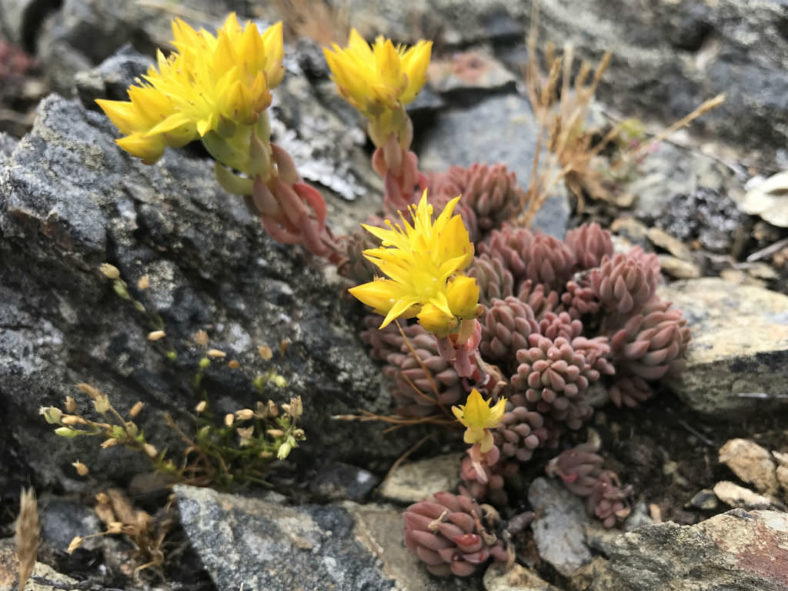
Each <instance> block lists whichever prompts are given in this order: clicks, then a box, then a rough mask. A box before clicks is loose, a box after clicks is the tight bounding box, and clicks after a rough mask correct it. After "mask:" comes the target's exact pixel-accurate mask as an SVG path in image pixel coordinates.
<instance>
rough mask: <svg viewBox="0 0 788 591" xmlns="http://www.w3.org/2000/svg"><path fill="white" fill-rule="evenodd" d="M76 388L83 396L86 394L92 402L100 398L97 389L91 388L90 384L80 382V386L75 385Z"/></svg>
mask: <svg viewBox="0 0 788 591" xmlns="http://www.w3.org/2000/svg"><path fill="white" fill-rule="evenodd" d="M77 388H79V389H80V390H81V391H82V392H83V393H84V394H87V395H88V396H89V397H90V398H91V399H92V400H95V399H96V398H98V397H99V396H101V392H100V391H99V389H98V388H96V387H95V386H91V385H90V384H86V383H84V382H82V383H81V384H77Z"/></svg>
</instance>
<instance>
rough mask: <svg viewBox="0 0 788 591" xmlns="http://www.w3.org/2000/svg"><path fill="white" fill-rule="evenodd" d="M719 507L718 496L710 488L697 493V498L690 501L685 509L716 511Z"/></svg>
mask: <svg viewBox="0 0 788 591" xmlns="http://www.w3.org/2000/svg"><path fill="white" fill-rule="evenodd" d="M719 506H720V503H719V501H718V499H717V495H715V494H714V491H713V490H711V489H710V488H704V489H703V490H699V491H698V492H697V493H695V496H694V497H692V499H690V501H689V503H687V504H686V505H685V507H694V508H695V509H701V510H703V511H714V510H715V509H716V508H717V507H719Z"/></svg>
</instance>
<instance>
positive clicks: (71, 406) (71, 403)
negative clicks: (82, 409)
mask: <svg viewBox="0 0 788 591" xmlns="http://www.w3.org/2000/svg"><path fill="white" fill-rule="evenodd" d="M66 412H70V413H75V412H77V401H76V400H74V399H73V398H72V397H71V396H66Z"/></svg>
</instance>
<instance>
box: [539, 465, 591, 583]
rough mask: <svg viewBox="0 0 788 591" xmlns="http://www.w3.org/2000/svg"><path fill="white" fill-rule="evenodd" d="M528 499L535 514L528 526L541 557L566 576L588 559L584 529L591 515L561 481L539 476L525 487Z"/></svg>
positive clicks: (570, 574)
mask: <svg viewBox="0 0 788 591" xmlns="http://www.w3.org/2000/svg"><path fill="white" fill-rule="evenodd" d="M528 501H529V502H530V503H531V506H532V507H533V511H534V513H535V514H536V519H535V520H534V522H533V524H532V525H531V529H532V530H533V534H534V542H536V548H537V550H538V551H539V556H540V557H541V558H542V559H543V560H545V561H547V562H549V563H550V564H551V565H552V566H553V567H555V569H556V570H557V571H558V572H559V573H561V574H562V575H564V576H566V577H569V576H572V574H573V573H574V572H575V571H577V570H578V569H579V568H580V567H582V566H583V565H584V564H586V563H588V562H590V560H591V552H590V550H589V549H588V547H587V546H586V543H585V532H584V528H585V526H586V525H587V524H588V523H590V521H591V518H590V517H589V516H588V514H587V513H586V510H585V507H584V506H583V502H582V501H581V500H580V498H579V497H577V496H575V495H573V494H572V493H571V492H569V491H568V490H566V489H565V488H564V487H563V486H561V484H560V483H558V482H555V481H554V480H549V479H547V478H541V477H540V478H537V479H536V480H534V481H533V482H532V483H531V486H530V487H529V488H528Z"/></svg>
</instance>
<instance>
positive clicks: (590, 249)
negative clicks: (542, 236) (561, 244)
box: [565, 223, 613, 271]
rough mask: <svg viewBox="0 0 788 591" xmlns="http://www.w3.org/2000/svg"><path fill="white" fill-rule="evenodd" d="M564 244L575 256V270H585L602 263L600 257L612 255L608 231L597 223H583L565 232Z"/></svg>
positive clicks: (611, 242)
mask: <svg viewBox="0 0 788 591" xmlns="http://www.w3.org/2000/svg"><path fill="white" fill-rule="evenodd" d="M565 242H566V245H567V246H568V247H569V249H570V250H571V251H572V254H573V255H574V257H575V270H576V271H586V270H588V269H593V268H594V267H598V266H599V265H601V264H602V259H604V258H605V257H608V258H609V257H612V256H613V241H612V240H611V239H610V232H607V231H605V230H603V229H602V228H601V227H600V226H599V224H597V223H593V224H583V225H582V226H580V227H578V228H574V229H572V230H569V231H568V232H567V233H566V239H565Z"/></svg>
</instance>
